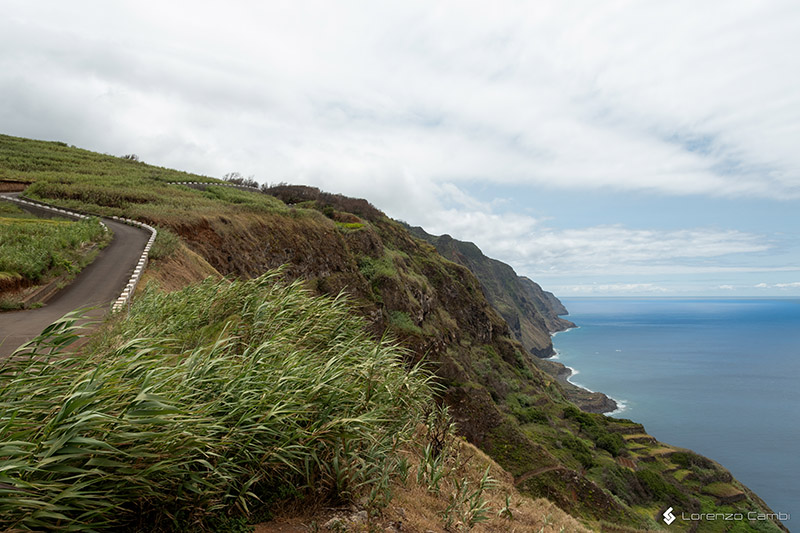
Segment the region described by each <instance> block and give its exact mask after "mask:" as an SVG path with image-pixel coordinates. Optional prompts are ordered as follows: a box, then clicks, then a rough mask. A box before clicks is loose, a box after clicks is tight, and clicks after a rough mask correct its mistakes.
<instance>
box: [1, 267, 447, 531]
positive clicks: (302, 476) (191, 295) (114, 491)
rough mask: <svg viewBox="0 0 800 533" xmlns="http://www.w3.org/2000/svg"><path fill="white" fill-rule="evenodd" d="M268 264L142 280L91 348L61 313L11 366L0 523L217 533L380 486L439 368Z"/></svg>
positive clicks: (4, 379)
mask: <svg viewBox="0 0 800 533" xmlns="http://www.w3.org/2000/svg"><path fill="white" fill-rule="evenodd" d="M279 279H280V274H279V273H277V272H272V273H269V274H265V275H264V276H261V277H259V278H257V279H254V280H250V281H233V282H229V281H226V280H223V281H221V282H211V281H207V282H204V283H201V284H199V285H195V286H192V287H189V288H187V289H185V290H183V291H180V292H177V293H170V294H166V293H161V292H158V291H155V290H150V291H147V292H146V293H145V294H144V295H143V296H142V297H140V298H138V299H137V300H136V301H135V303H134V304H133V307H132V308H131V310H130V313H129V315H128V316H126V317H125V318H123V319H120V320H118V322H117V323H115V324H113V325H111V326H108V327H107V328H106V329H105V330H104V331H103V334H102V335H100V336H96V337H95V338H94V339H93V340H92V341H91V342H90V344H89V345H88V346H86V347H84V353H75V352H70V351H67V349H66V346H67V345H68V344H69V343H70V342H71V341H72V340H74V339H75V338H76V335H78V333H79V332H77V331H76V329H75V328H76V325H75V320H76V318H75V317H67V318H66V319H64V320H63V321H61V322H60V323H58V324H56V325H54V326H53V327H51V328H50V330H49V331H46V332H45V333H44V334H43V335H42V336H40V337H39V338H38V339H35V340H34V341H33V342H32V343H30V344H28V345H26V346H24V347H23V348H21V349H20V350H19V351H18V353H17V354H15V356H13V357H12V358H11V359H9V360H7V361H6V362H5V363H4V364H3V365H2V367H0V529H4V528H10V529H14V528H21V529H33V530H42V529H56V530H63V531H77V530H81V531H83V530H96V531H99V530H104V529H125V530H136V529H140V530H170V529H172V530H185V529H191V528H197V529H200V530H203V529H209V528H210V525H209V524H211V523H213V522H214V521H215V520H217V519H218V518H219V517H227V516H245V517H246V516H249V515H250V514H251V513H253V512H254V510H257V509H263V507H264V506H265V505H267V504H269V503H270V502H274V501H275V500H276V499H278V498H279V497H280V496H281V495H286V494H293V495H295V496H297V497H304V496H308V497H311V496H313V497H314V498H317V499H318V498H323V499H324V498H327V499H333V500H339V501H349V500H353V499H355V498H359V497H362V496H364V495H366V496H368V497H369V495H370V494H374V493H375V490H372V489H374V487H375V486H376V485H377V484H379V483H383V484H385V479H386V477H387V476H391V475H394V472H395V470H396V469H397V468H398V458H399V454H398V453H397V451H398V448H399V447H400V446H402V445H403V444H404V443H405V442H406V441H407V440H408V439H409V438H411V436H412V433H413V430H414V428H415V426H416V424H417V423H418V422H419V421H420V420H421V419H422V417H423V415H422V413H423V411H424V409H425V407H426V406H427V405H430V402H431V389H430V384H429V380H430V377H429V375H428V374H426V373H425V372H424V371H423V370H421V369H420V368H411V369H409V368H407V367H405V366H404V364H403V363H402V362H401V361H402V356H403V355H404V354H403V351H402V349H401V348H398V347H396V346H394V345H392V344H390V343H387V342H383V341H381V342H378V341H375V340H374V339H372V338H370V337H369V336H368V335H367V334H366V333H365V329H364V325H363V323H362V321H361V320H360V319H357V318H355V317H354V314H353V313H352V312H351V311H350V309H349V307H348V305H347V303H346V302H345V301H344V299H342V298H337V299H329V298H319V297H313V296H311V295H310V294H309V293H307V292H306V291H305V290H304V289H303V288H302V286H301V285H300V284H298V283H292V284H285V283H283V282H281V281H280V280H279Z"/></svg>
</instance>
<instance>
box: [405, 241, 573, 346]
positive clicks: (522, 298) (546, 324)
mask: <svg viewBox="0 0 800 533" xmlns="http://www.w3.org/2000/svg"><path fill="white" fill-rule="evenodd" d="M409 231H410V232H411V234H412V235H414V236H415V237H418V238H420V239H423V240H425V241H427V242H429V243H431V244H433V245H434V246H435V247H436V250H437V251H438V252H439V253H440V254H442V255H443V256H444V257H446V258H447V259H449V260H450V261H453V262H454V263H458V264H460V265H463V266H465V267H467V268H468V269H469V270H470V271H471V272H472V273H473V274H475V277H476V278H478V281H480V283H481V288H482V289H483V293H484V295H485V296H486V298H487V299H488V300H489V303H491V304H492V306H493V307H494V308H495V309H496V310H497V312H499V313H500V315H501V316H502V317H503V318H504V319H505V321H506V323H507V324H508V325H509V327H510V328H511V331H512V332H513V334H514V337H515V338H516V339H517V340H518V341H519V342H521V343H522V345H523V346H524V347H525V349H526V350H528V352H530V353H531V354H533V355H535V356H537V357H549V356H551V355H554V353H555V352H554V351H553V343H552V341H551V340H550V333H554V332H556V331H563V330H565V329H568V328H571V327H575V324H573V323H572V322H570V321H568V320H565V319H563V318H561V316H560V315H566V314H568V313H567V310H566V309H565V308H564V306H563V305H562V304H561V302H560V301H559V300H558V298H556V297H555V296H554V295H553V294H552V293H550V292H546V291H544V290H542V288H541V287H540V286H539V284H537V283H535V282H534V281H532V280H530V279H529V278H526V277H523V276H518V275H517V273H516V272H514V269H513V268H511V267H510V266H509V265H507V264H505V263H503V262H501V261H498V260H496V259H492V258H490V257H486V256H485V255H484V254H483V252H481V250H480V249H479V248H478V247H477V246H475V244H473V243H471V242H464V241H459V240H456V239H453V238H452V237H450V236H449V235H442V236H439V237H437V236H435V235H431V234H429V233H427V232H426V231H425V230H424V229H422V228H420V227H412V228H409Z"/></svg>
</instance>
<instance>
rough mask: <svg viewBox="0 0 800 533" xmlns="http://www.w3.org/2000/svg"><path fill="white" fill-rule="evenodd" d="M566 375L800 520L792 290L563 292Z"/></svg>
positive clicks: (797, 315) (561, 348) (799, 415)
mask: <svg viewBox="0 0 800 533" xmlns="http://www.w3.org/2000/svg"><path fill="white" fill-rule="evenodd" d="M562 302H563V303H564V305H565V306H566V308H567V309H568V310H569V312H570V316H569V317H567V318H569V319H570V320H572V321H573V322H575V324H577V325H578V328H576V329H572V330H569V331H566V332H562V333H558V334H556V335H555V336H554V338H553V343H554V345H555V348H556V350H557V352H558V355H557V356H556V357H557V358H558V360H559V361H560V362H561V363H563V364H565V365H567V366H569V367H571V368H572V369H573V370H574V371H575V373H574V374H573V376H572V377H571V378H570V381H572V382H573V383H575V384H576V385H580V386H582V387H586V388H588V389H590V390H593V391H600V392H604V393H606V394H607V395H609V396H611V397H612V398H614V399H615V400H617V402H618V404H620V406H621V409H619V410H618V411H617V412H615V413H612V414H611V416H618V417H622V418H630V419H632V420H634V421H636V422H640V423H642V424H644V426H645V429H646V430H647V431H648V432H649V433H650V434H651V435H653V436H654V437H656V438H657V439H659V440H661V441H663V442H666V443H669V444H672V445H675V446H680V447H684V448H689V449H691V450H694V451H696V452H698V453H700V454H702V455H706V456H708V457H710V458H711V459H714V460H715V461H717V462H719V463H721V464H722V465H723V466H724V467H726V468H727V469H728V470H730V471H731V473H732V474H733V475H734V477H736V478H737V479H738V480H739V481H741V482H743V483H744V484H745V485H747V486H748V487H750V488H751V489H752V490H753V491H755V492H756V493H757V494H758V495H759V496H761V498H762V499H764V501H766V502H767V504H768V505H769V506H770V507H771V508H772V510H773V511H775V512H776V513H777V512H783V513H789V514H790V515H791V516H792V518H793V519H794V520H791V519H790V520H789V521H786V526H787V527H788V528H789V529H800V528H793V527H792V522H797V523H800V299H706V298H693V299H688V298H687V299H668V298H653V299H632V298H631V299H616V298H615V299H612V298H562Z"/></svg>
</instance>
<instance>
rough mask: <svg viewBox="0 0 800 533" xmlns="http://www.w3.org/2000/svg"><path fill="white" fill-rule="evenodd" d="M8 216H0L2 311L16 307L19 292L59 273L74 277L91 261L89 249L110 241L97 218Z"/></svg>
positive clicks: (91, 256) (0, 288) (92, 257)
mask: <svg viewBox="0 0 800 533" xmlns="http://www.w3.org/2000/svg"><path fill="white" fill-rule="evenodd" d="M3 204H4V202H0V205H3ZM6 211H8V210H7V209H6ZM10 214H12V215H13V216H11V217H0V290H2V292H5V293H6V295H5V296H4V298H3V306H4V307H5V308H15V307H17V306H18V305H19V304H18V303H17V300H16V298H15V296H14V294H15V291H18V290H19V289H22V288H25V287H29V286H32V285H38V284H41V283H45V282H47V281H48V280H50V279H53V278H55V277H57V276H60V275H62V274H67V275H74V274H77V273H78V272H79V271H80V270H81V269H82V268H83V267H84V266H86V265H87V264H88V263H90V262H91V260H92V259H94V254H92V253H90V252H91V251H92V247H93V246H94V245H99V246H105V245H106V244H107V243H108V242H109V241H110V236H109V235H108V233H107V232H106V231H104V229H103V226H102V225H101V224H100V221H99V220H97V219H88V220H80V221H71V220H58V219H38V218H30V215H27V217H23V216H19V215H17V214H15V213H14V212H11V213H10Z"/></svg>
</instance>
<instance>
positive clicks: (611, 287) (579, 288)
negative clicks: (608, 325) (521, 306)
mask: <svg viewBox="0 0 800 533" xmlns="http://www.w3.org/2000/svg"><path fill="white" fill-rule="evenodd" d="M551 288H552V289H553V290H555V291H557V292H558V294H560V295H563V296H570V295H571V294H581V295H610V294H614V295H624V294H668V293H670V292H672V291H671V290H670V289H667V288H665V287H660V286H658V285H654V284H652V283H604V284H583V285H560V286H559V285H557V286H553V287H551Z"/></svg>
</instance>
